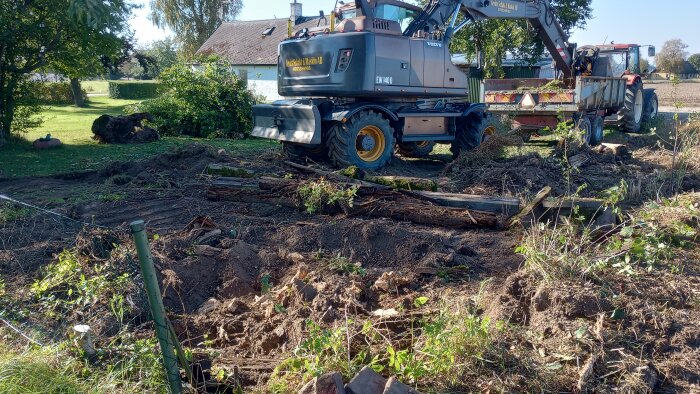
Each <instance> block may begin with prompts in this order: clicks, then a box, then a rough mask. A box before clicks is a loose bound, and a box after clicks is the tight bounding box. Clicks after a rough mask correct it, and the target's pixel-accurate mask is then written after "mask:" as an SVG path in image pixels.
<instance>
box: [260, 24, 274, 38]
mask: <svg viewBox="0 0 700 394" xmlns="http://www.w3.org/2000/svg"><path fill="white" fill-rule="evenodd" d="M273 31H275V27H274V26H272V27H268V28H267V29H265V30H264V31H263V33H262V35H263V37H264V36H271V35H272V32H273Z"/></svg>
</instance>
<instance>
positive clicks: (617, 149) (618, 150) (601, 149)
mask: <svg viewBox="0 0 700 394" xmlns="http://www.w3.org/2000/svg"><path fill="white" fill-rule="evenodd" d="M596 151H597V152H598V153H609V154H613V155H615V156H618V157H623V158H624V157H629V156H631V154H630V150H629V148H627V146H626V145H622V144H608V143H603V144H600V145H599V146H598V147H597V148H596Z"/></svg>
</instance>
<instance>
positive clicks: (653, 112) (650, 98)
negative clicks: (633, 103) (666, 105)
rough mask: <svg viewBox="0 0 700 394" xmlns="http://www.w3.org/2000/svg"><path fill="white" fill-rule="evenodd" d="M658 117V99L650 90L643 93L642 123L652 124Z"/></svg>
mask: <svg viewBox="0 0 700 394" xmlns="http://www.w3.org/2000/svg"><path fill="white" fill-rule="evenodd" d="M657 116H659V97H658V96H657V95H656V92H655V91H654V90H652V89H648V90H645V91H644V119H643V120H644V121H645V122H653V121H655V120H656V117H657Z"/></svg>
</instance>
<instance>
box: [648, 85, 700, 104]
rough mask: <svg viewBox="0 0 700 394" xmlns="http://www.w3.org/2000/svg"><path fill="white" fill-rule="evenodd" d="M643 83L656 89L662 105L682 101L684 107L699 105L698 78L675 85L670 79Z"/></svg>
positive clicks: (699, 88)
mask: <svg viewBox="0 0 700 394" xmlns="http://www.w3.org/2000/svg"><path fill="white" fill-rule="evenodd" d="M644 84H645V87H647V88H654V89H656V94H657V95H658V96H659V104H660V105H662V106H673V105H674V104H675V103H682V104H683V106H685V107H700V80H696V79H691V80H687V81H682V82H681V83H679V84H678V85H675V86H674V84H673V83H672V82H671V81H645V82H644Z"/></svg>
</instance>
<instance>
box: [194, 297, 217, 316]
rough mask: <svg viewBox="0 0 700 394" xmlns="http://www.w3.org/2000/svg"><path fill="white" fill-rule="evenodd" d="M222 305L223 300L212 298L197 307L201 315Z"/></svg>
mask: <svg viewBox="0 0 700 394" xmlns="http://www.w3.org/2000/svg"><path fill="white" fill-rule="evenodd" d="M220 305H221V301H219V300H217V299H216V298H210V299H208V300H206V301H205V302H204V304H202V306H200V307H199V309H197V313H198V314H200V315H205V314H207V313H209V312H211V311H213V310H214V309H216V308H218V307H219V306H220Z"/></svg>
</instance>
